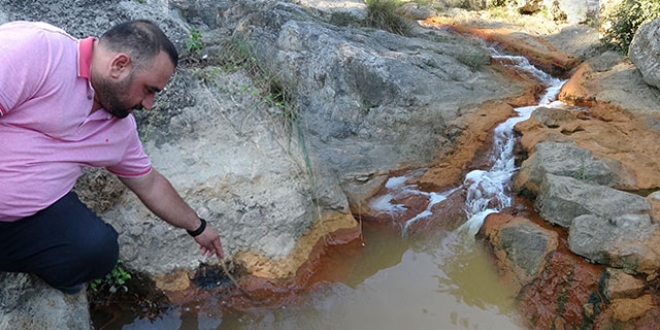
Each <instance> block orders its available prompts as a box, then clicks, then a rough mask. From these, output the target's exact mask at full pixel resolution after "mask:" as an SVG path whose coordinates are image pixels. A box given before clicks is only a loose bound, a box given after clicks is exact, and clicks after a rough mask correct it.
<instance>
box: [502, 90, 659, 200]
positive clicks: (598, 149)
mask: <svg viewBox="0 0 660 330" xmlns="http://www.w3.org/2000/svg"><path fill="white" fill-rule="evenodd" d="M515 130H516V131H517V132H518V133H520V134H522V138H521V139H520V143H521V146H522V147H523V149H525V150H527V151H528V152H529V153H531V152H533V149H534V146H535V145H536V144H537V143H539V142H542V141H557V142H568V141H574V142H575V143H576V144H577V145H578V146H579V147H581V148H583V149H586V150H589V151H591V152H592V154H593V155H594V157H596V158H598V157H601V156H605V157H608V158H611V159H614V160H616V161H618V162H619V163H621V165H622V167H623V169H622V171H623V172H622V174H623V175H625V176H627V177H629V179H627V182H628V185H627V186H624V187H617V188H621V189H625V190H639V189H657V188H659V187H660V176H659V175H658V174H657V171H658V168H660V144H659V143H658V141H660V132H659V131H657V130H655V129H652V128H649V127H648V126H647V118H646V117H644V116H642V115H640V116H633V115H632V114H631V113H629V112H628V111H625V110H623V109H621V108H619V107H617V106H614V105H612V104H609V103H600V102H595V103H594V105H593V106H592V107H591V108H589V109H588V110H583V111H579V114H578V115H576V116H575V119H573V120H570V121H567V122H565V123H563V124H562V125H561V126H559V127H555V128H550V127H546V126H544V125H542V124H541V123H539V122H538V121H536V120H535V119H534V118H530V119H529V120H527V121H525V122H521V123H519V124H518V125H516V127H515ZM516 185H517V186H519V185H520V183H519V182H517V183H516Z"/></svg>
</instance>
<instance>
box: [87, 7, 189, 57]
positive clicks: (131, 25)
mask: <svg viewBox="0 0 660 330" xmlns="http://www.w3.org/2000/svg"><path fill="white" fill-rule="evenodd" d="M99 45H103V46H104V47H107V48H108V49H110V50H112V51H115V52H125V53H127V54H129V55H130V56H131V60H132V61H133V64H134V65H135V66H136V67H138V68H142V66H144V65H145V63H146V62H147V61H149V60H151V59H153V58H154V57H156V56H157V55H158V54H159V53H160V52H161V51H164V52H165V53H166V54H167V55H168V56H169V57H170V60H171V61H172V64H173V65H174V67H175V68H176V65H177V62H179V54H178V53H177V51H176V48H175V47H174V44H172V41H170V39H168V38H167V36H166V35H165V33H163V31H162V30H161V29H160V28H159V27H158V25H156V23H154V22H152V21H149V20H144V19H140V20H134V21H128V22H124V23H119V24H117V25H115V26H113V27H112V28H110V30H108V31H106V32H105V33H104V34H103V35H102V36H101V38H100V39H99Z"/></svg>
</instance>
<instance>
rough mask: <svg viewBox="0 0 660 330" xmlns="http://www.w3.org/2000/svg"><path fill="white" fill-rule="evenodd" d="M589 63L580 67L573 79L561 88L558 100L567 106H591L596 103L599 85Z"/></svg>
mask: <svg viewBox="0 0 660 330" xmlns="http://www.w3.org/2000/svg"><path fill="white" fill-rule="evenodd" d="M593 78H594V72H593V69H592V68H591V66H590V65H589V64H588V63H582V64H580V66H578V68H577V70H576V71H575V73H574V74H573V75H572V76H571V78H570V79H569V80H568V81H567V82H566V83H565V84H564V85H563V86H562V87H561V89H560V90H559V95H558V96H557V98H558V99H559V100H560V101H562V102H564V103H567V104H574V105H577V106H590V105H593V104H594V102H595V101H596V94H598V93H597V90H598V89H597V88H598V86H597V83H596V82H595V79H593Z"/></svg>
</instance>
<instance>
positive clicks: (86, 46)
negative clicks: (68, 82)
mask: <svg viewBox="0 0 660 330" xmlns="http://www.w3.org/2000/svg"><path fill="white" fill-rule="evenodd" d="M95 40H96V38H94V37H88V38H85V39H81V40H80V41H79V43H78V76H79V77H84V78H87V79H89V77H90V71H91V65H92V49H94V41H95Z"/></svg>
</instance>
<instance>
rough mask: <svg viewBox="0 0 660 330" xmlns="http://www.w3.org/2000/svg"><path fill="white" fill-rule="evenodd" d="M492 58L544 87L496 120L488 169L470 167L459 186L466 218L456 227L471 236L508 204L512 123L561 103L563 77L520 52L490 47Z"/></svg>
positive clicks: (513, 166)
mask: <svg viewBox="0 0 660 330" xmlns="http://www.w3.org/2000/svg"><path fill="white" fill-rule="evenodd" d="M491 51H492V52H493V54H494V55H493V58H496V59H498V58H499V59H503V60H506V62H507V63H515V64H514V65H516V66H517V67H519V68H522V69H523V70H525V71H527V72H529V73H530V74H531V75H532V76H534V77H535V78H536V79H538V80H539V81H540V82H541V83H542V84H544V85H546V86H549V87H547V89H546V91H545V94H544V95H543V96H542V97H541V99H540V100H539V104H538V105H536V106H526V107H519V108H516V109H514V110H515V111H516V113H518V116H517V117H512V118H509V119H508V120H506V121H505V122H503V123H501V124H499V125H498V126H497V127H496V128H495V132H494V133H495V134H494V135H493V148H492V149H491V151H490V154H489V157H490V160H492V161H493V164H494V165H493V166H492V168H491V169H490V170H487V171H486V170H474V171H472V172H470V173H468V174H467V175H466V176H465V180H464V181H463V187H464V188H465V189H467V198H466V202H465V208H466V213H467V216H468V221H467V222H466V223H465V224H463V225H462V226H461V227H460V228H459V230H467V232H468V234H469V235H470V236H474V235H475V234H476V233H477V231H479V228H481V225H482V224H483V221H484V219H485V218H486V216H488V215H489V214H491V213H495V212H499V211H501V210H502V209H504V208H506V207H509V206H511V191H510V187H511V178H512V176H513V174H514V173H515V171H517V170H518V168H516V166H515V163H514V160H515V159H514V155H513V147H514V143H515V141H514V137H513V127H514V126H515V125H516V124H517V123H519V122H521V121H524V120H527V119H529V117H530V115H531V114H532V112H533V111H534V110H535V109H536V108H538V107H539V106H545V107H561V106H562V105H563V103H561V102H559V101H556V98H557V94H559V89H560V88H561V86H562V85H563V84H564V82H565V80H564V81H562V80H559V79H557V78H553V77H551V76H550V75H548V74H547V73H545V72H543V71H541V70H539V69H537V68H536V67H534V66H533V65H531V64H530V63H529V61H527V59H526V58H524V57H522V56H506V55H500V54H498V53H497V51H496V50H494V49H492V48H491Z"/></svg>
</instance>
